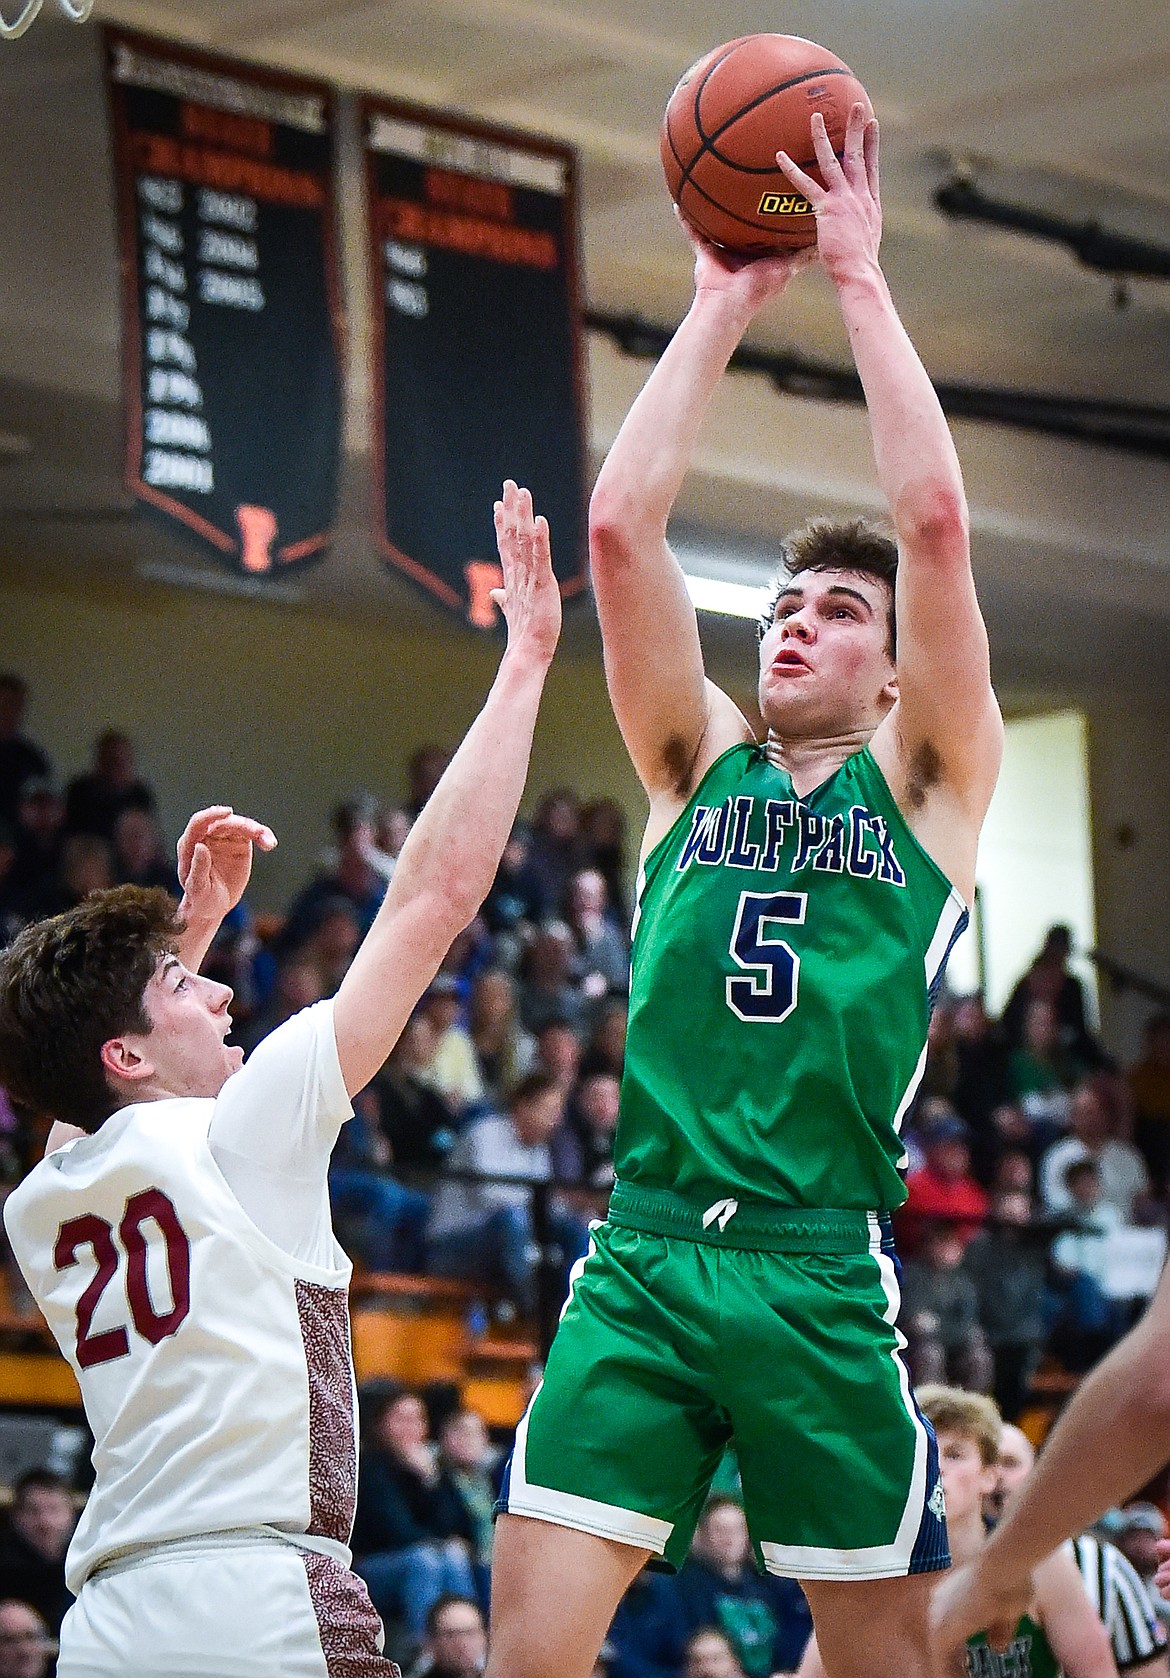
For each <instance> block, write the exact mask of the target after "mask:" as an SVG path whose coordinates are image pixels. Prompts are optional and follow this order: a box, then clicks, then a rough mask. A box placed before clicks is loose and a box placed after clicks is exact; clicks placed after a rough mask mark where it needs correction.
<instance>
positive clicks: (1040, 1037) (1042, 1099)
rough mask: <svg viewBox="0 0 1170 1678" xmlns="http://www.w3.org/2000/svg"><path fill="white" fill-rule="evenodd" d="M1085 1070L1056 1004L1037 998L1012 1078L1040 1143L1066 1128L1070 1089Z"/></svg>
mask: <svg viewBox="0 0 1170 1678" xmlns="http://www.w3.org/2000/svg"><path fill="white" fill-rule="evenodd" d="M1083 1071H1084V1067H1083V1065H1082V1063H1081V1062H1080V1061H1078V1060H1076V1059H1075V1058H1074V1057H1073V1055H1072V1053H1071V1052H1070V1050H1069V1049H1067V1048H1066V1047H1065V1045H1064V1044H1063V1043H1062V1042H1061V1040H1060V1022H1059V1020H1058V1018H1057V1014H1056V1008H1055V1005H1054V1004H1053V1003H1052V1002H1051V1000H1050V999H1049V998H1048V997H1046V996H1037V997H1033V998H1032V999H1031V1001H1029V1003H1028V1005H1027V1007H1026V1008H1025V1010H1024V1015H1023V1020H1022V1022H1021V1041H1020V1043H1019V1044H1018V1046H1017V1047H1015V1048H1014V1049H1013V1050H1012V1052H1011V1058H1010V1060H1009V1062H1008V1079H1009V1083H1010V1086H1011V1095H1012V1100H1013V1101H1014V1102H1015V1103H1016V1104H1017V1105H1018V1106H1019V1108H1020V1109H1021V1111H1022V1112H1023V1114H1024V1116H1025V1118H1026V1119H1027V1120H1028V1124H1029V1127H1030V1135H1031V1138H1032V1142H1033V1145H1034V1147H1035V1148H1037V1149H1040V1148H1046V1147H1047V1146H1048V1145H1049V1144H1050V1143H1051V1142H1053V1141H1054V1140H1055V1139H1056V1138H1057V1137H1059V1136H1062V1135H1063V1134H1064V1132H1065V1130H1067V1128H1068V1119H1069V1106H1070V1101H1071V1094H1070V1092H1071V1090H1072V1087H1073V1085H1074V1084H1075V1083H1076V1081H1077V1079H1078V1077H1079V1076H1080V1075H1081V1073H1082V1072H1083Z"/></svg>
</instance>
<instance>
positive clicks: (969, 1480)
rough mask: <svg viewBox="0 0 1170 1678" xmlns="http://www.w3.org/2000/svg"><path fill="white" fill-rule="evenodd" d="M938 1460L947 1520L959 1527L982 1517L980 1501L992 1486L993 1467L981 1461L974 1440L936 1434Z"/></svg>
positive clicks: (994, 1479)
mask: <svg viewBox="0 0 1170 1678" xmlns="http://www.w3.org/2000/svg"><path fill="white" fill-rule="evenodd" d="M938 1459H939V1468H940V1469H941V1471H942V1483H943V1496H944V1497H945V1498H946V1504H947V1520H948V1521H952V1522H954V1523H955V1524H956V1525H958V1524H959V1523H960V1522H962V1521H967V1520H970V1519H971V1517H972V1516H973V1515H974V1516H979V1515H981V1514H982V1511H983V1499H984V1498H985V1497H986V1496H987V1494H988V1492H990V1491H991V1490H992V1488H993V1487H994V1485H995V1481H996V1474H997V1470H996V1467H995V1464H994V1463H992V1464H991V1465H990V1466H989V1465H988V1464H986V1463H985V1462H984V1461H983V1454H982V1452H981V1451H980V1449H979V1446H978V1445H977V1444H976V1442H975V1440H974V1439H969V1438H968V1437H967V1436H966V1435H965V1434H962V1433H948V1432H946V1431H945V1430H944V1431H942V1432H940V1433H939V1435H938Z"/></svg>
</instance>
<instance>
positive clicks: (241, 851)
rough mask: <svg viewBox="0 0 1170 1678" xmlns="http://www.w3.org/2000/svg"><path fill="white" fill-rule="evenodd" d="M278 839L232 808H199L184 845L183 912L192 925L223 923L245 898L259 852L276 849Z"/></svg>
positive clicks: (180, 854) (181, 875)
mask: <svg viewBox="0 0 1170 1678" xmlns="http://www.w3.org/2000/svg"><path fill="white" fill-rule="evenodd" d="M275 846H276V835H275V834H274V833H273V831H272V829H271V828H270V827H265V826H264V824H263V823H262V822H257V821H252V820H251V818H250V817H248V816H237V815H236V813H235V812H234V810H232V808H231V807H230V805H227V804H213V805H211V806H210V807H209V808H208V809H206V810H197V811H196V813H195V814H194V815H193V816H192V817H191V820H190V821H189V822H188V823H187V826H186V827H185V828H184V830H183V836H182V838H181V839H180V840H179V844H178V870H179V884H180V885H181V886H182V888H183V903H182V911H183V914H184V915H185V917H186V919H187V920H189V921H196V920H198V921H212V920H214V921H216V922H217V924H218V922H219V921H222V920H223V918H224V916H225V915H226V914H227V913H228V912H229V910H231V909H234V908H235V906H236V904H237V903H238V902H239V901H240V899H241V897H243V895H244V888H245V887H246V886H247V884H248V879H249V877H250V875H251V873H252V852H253V849H254V848H255V849H257V850H261V851H271V850H273V849H274V848H275Z"/></svg>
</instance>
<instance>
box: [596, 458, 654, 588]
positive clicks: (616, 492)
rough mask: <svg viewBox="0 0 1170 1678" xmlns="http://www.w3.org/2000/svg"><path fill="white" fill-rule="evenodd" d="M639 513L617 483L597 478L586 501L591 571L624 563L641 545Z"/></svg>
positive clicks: (635, 503) (634, 501) (615, 567)
mask: <svg viewBox="0 0 1170 1678" xmlns="http://www.w3.org/2000/svg"><path fill="white" fill-rule="evenodd" d="M643 522H644V520H643V517H642V514H641V509H640V508H639V507H638V504H637V501H636V499H635V497H634V496H633V495H632V494H630V493H628V491H627V490H626V489H624V488H623V486H622V485H621V484H618V483H614V482H609V481H606V480H605V478H604V477H602V478H599V479H598V482H597V488H596V489H595V490H594V491H593V496H592V499H591V500H590V502H589V563H590V566H591V567H592V569H593V570H594V572H597V571H603V572H604V571H612V570H616V569H618V568H620V567H622V566H623V565H628V564H629V563H630V561H631V560H633V559H635V558H636V557H637V554H638V552H639V551H640V548H641V546H642V541H643V540H644V538H642V539H641V540H640V538H641V533H642V525H643Z"/></svg>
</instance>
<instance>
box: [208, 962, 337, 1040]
mask: <svg viewBox="0 0 1170 1678" xmlns="http://www.w3.org/2000/svg"><path fill="white" fill-rule="evenodd" d="M205 967H206V964H205ZM323 996H324V991H323V989H322V986H321V973H320V970H319V968H318V967H317V966H316V965H315V963H313V962H311V961H309V960H308V959H307V958H306V957H305V956H303V955H292V956H289V957H288V958H287V959H286V960H285V961H282V962H281V963H280V965H279V966H278V967H277V969H276V976H275V978H274V980H273V983H272V990H271V992H270V993H269V997H268V1000H267V1002H265V1004H264V1006H263V1007H262V1008H260V1009H258V1010H257V1011H256V1013H254V1014H253V1015H252V1017H251V1018H250V1019H249V1020H248V1021H247V1022H246V1023H245V1024H244V1025H242V1026H241V1027H240V1028H239V1029H238V1030H237V1029H235V1028H234V1027H233V1030H232V1041H233V1042H235V1043H238V1044H239V1046H240V1048H241V1049H243V1051H244V1053H245V1054H246V1055H248V1054H251V1052H252V1050H253V1049H254V1048H255V1047H256V1045H257V1043H261V1042H263V1040H264V1038H265V1037H267V1036H268V1034H269V1032H271V1031H275V1030H276V1028H277V1026H278V1025H283V1024H284V1022H285V1020H291V1019H292V1017H293V1015H294V1014H299V1013H300V1011H301V1009H302V1008H311V1007H312V1006H313V1004H314V1002H320V1001H321V1000H322V998H323Z"/></svg>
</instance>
